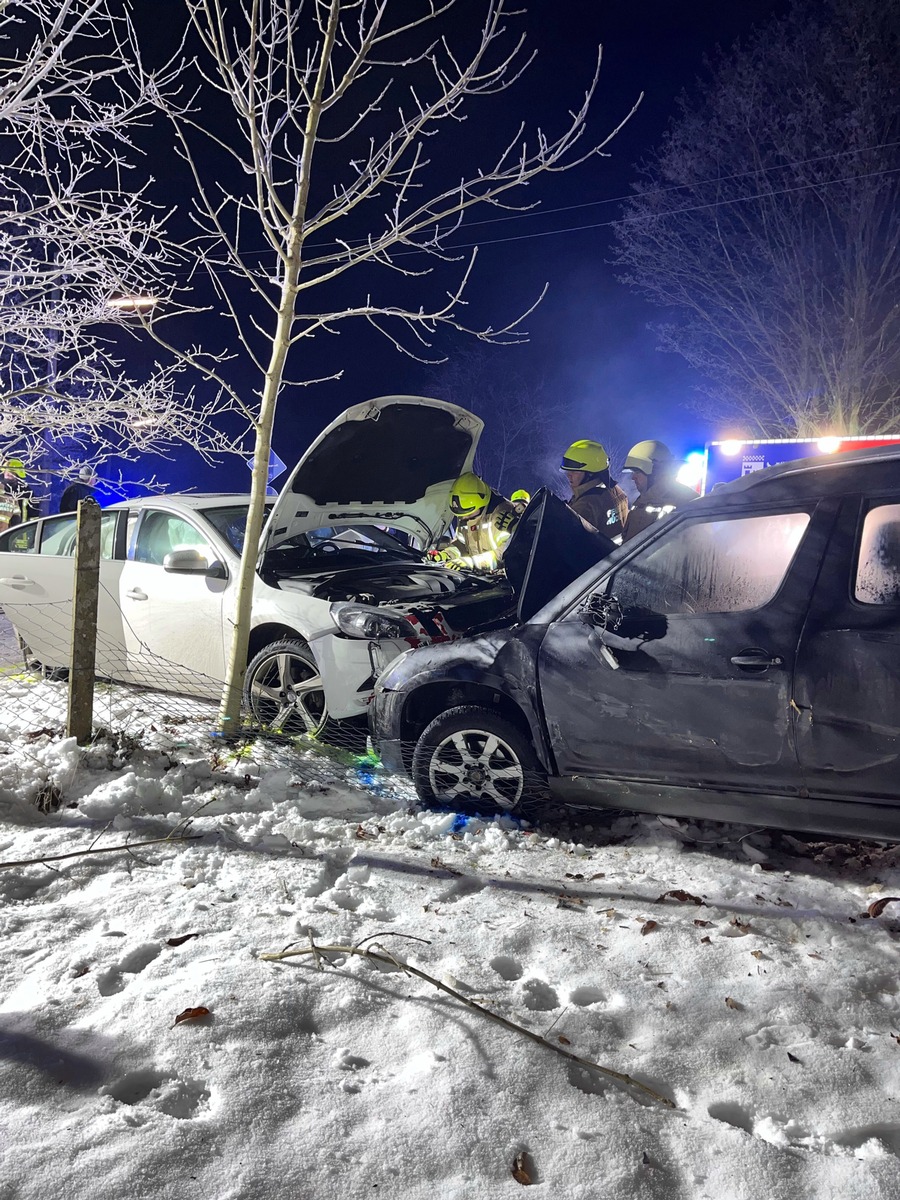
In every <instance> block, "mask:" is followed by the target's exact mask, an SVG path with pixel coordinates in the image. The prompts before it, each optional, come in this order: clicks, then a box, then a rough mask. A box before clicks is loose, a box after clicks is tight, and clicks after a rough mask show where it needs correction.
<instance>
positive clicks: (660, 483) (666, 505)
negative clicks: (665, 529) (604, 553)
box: [622, 476, 697, 542]
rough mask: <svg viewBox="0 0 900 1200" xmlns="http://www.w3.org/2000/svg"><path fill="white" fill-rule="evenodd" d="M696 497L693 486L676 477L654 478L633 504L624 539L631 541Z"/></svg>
mask: <svg viewBox="0 0 900 1200" xmlns="http://www.w3.org/2000/svg"><path fill="white" fill-rule="evenodd" d="M696 499H697V493H696V492H695V491H694V490H693V488H689V487H688V486H687V485H686V484H683V483H679V482H678V481H677V480H676V479H669V478H666V477H665V476H664V477H663V478H662V479H660V480H654V481H653V482H651V484H650V486H649V488H647V490H646V492H644V494H643V495H642V496H639V497H638V499H637V500H635V502H634V504H632V506H631V512H630V513H629V514H628V520H627V521H626V523H625V536H624V537H623V539H622V540H623V541H624V542H628V541H630V540H631V539H632V538H633V537H636V536H637V534H639V533H641V531H642V530H644V529H646V528H647V527H648V526H649V525H652V524H653V522H654V521H658V520H659V519H660V518H661V517H666V516H668V515H669V513H671V512H674V511H675V509H676V508H683V507H684V505H685V504H689V503H690V502H691V500H696Z"/></svg>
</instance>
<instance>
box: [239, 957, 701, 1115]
mask: <svg viewBox="0 0 900 1200" xmlns="http://www.w3.org/2000/svg"><path fill="white" fill-rule="evenodd" d="M376 936H377V935H376ZM309 943H310V944H309V946H308V947H301V948H299V949H297V950H277V951H272V952H271V953H268V954H260V956H259V957H260V958H261V959H263V960H264V961H266V962H277V961H278V960H279V959H283V958H294V957H296V956H298V955H306V954H311V955H313V957H314V959H315V961H316V964H317V966H320V964H321V962H322V956H323V955H326V954H350V955H356V956H357V957H359V958H368V959H372V960H374V961H375V962H381V963H386V964H388V965H389V966H395V967H397V968H399V970H401V971H404V972H406V974H408V975H415V976H417V977H418V978H419V979H424V980H425V982H426V983H430V984H431V986H432V987H435V988H437V989H438V990H439V991H441V992H446V993H447V995H448V996H453V998H454V999H455V1000H459V1001H461V1002H462V1003H463V1004H464V1005H465V1006H466V1007H467V1008H472V1009H474V1010H475V1011H476V1012H479V1013H481V1015H482V1016H483V1017H487V1018H488V1020H490V1021H496V1022H497V1024H498V1025H502V1026H503V1027H504V1028H505V1029H511V1030H512V1031H513V1032H514V1033H520V1034H522V1035H523V1036H524V1037H527V1038H529V1039H530V1040H531V1041H532V1042H537V1044H538V1045H539V1046H544V1047H546V1048H547V1049H549V1050H553V1051H555V1053H556V1054H559V1055H561V1056H562V1057H563V1058H566V1059H568V1060H569V1061H570V1062H574V1063H578V1065H579V1066H581V1067H586V1068H587V1069H588V1070H589V1071H597V1072H598V1074H600V1075H606V1076H607V1077H608V1078H610V1079H614V1080H616V1082H617V1083H620V1084H624V1085H625V1086H626V1087H629V1088H636V1089H638V1090H639V1091H641V1092H645V1093H646V1094H647V1095H648V1096H652V1098H653V1099H654V1100H656V1101H658V1102H659V1103H660V1104H664V1105H665V1106H666V1108H676V1107H677V1105H675V1104H673V1102H672V1101H671V1100H669V1099H668V1098H667V1097H665V1096H662V1095H660V1093H659V1092H656V1091H654V1090H653V1088H651V1087H648V1086H647V1084H646V1083H641V1082H640V1080H638V1079H634V1078H633V1077H632V1076H631V1075H626V1074H624V1073H623V1072H621V1071H613V1070H612V1068H610V1067H603V1066H601V1065H600V1064H599V1063H595V1062H592V1061H591V1060H590V1059H589V1058H582V1057H581V1055H579V1054H573V1053H572V1051H571V1050H566V1049H565V1047H564V1046H557V1045H554V1044H553V1042H548V1041H547V1040H546V1038H545V1037H544V1036H543V1035H542V1034H540V1033H533V1032H532V1031H531V1030H530V1029H526V1028H525V1027H524V1026H522V1025H517V1024H516V1023H515V1021H509V1020H507V1018H506V1017H501V1016H500V1015H499V1014H498V1013H495V1012H491V1010H490V1009H489V1008H484V1007H483V1005H481V1004H478V1003H477V1002H476V1001H475V1000H470V999H469V998H468V997H467V996H464V995H462V993H461V992H458V991H457V990H456V989H455V988H452V987H449V986H448V985H447V984H446V983H441V981H440V980H439V979H435V978H434V976H433V975H428V974H427V973H426V972H425V971H420V970H419V969H418V967H413V966H410V964H409V963H405V962H399V961H398V960H397V959H396V958H395V957H394V955H392V954H390V953H389V952H388V951H387V950H385V948H384V947H383V946H377V945H376V947H372V948H368V947H367V948H363V946H362V945H361V944H360V945H357V946H317V945H316V944H315V943H314V942H313V939H312V937H310V939H309ZM379 951H380V953H379ZM325 961H327V960H325Z"/></svg>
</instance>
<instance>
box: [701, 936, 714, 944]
mask: <svg viewBox="0 0 900 1200" xmlns="http://www.w3.org/2000/svg"><path fill="white" fill-rule="evenodd" d="M704 942H706V944H707V945H712V938H711V937H709V936H707V937H702V938H701V939H700V944H701V945H702V944H703V943H704Z"/></svg>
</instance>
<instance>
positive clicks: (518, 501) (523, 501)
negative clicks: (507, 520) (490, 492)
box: [509, 488, 531, 517]
mask: <svg viewBox="0 0 900 1200" xmlns="http://www.w3.org/2000/svg"><path fill="white" fill-rule="evenodd" d="M530 501H531V494H530V493H529V492H526V491H525V489H524V488H519V490H518V491H517V492H513V494H512V495H511V496H510V498H509V502H510V504H511V505H512V506H513V508H514V509H515V510H516V512H517V513H518V514H519V516H520V517H521V515H522V513H523V512H524V511H525V509H526V508H527V507H528V505H529V503H530Z"/></svg>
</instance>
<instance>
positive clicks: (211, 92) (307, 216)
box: [153, 0, 615, 728]
mask: <svg viewBox="0 0 900 1200" xmlns="http://www.w3.org/2000/svg"><path fill="white" fill-rule="evenodd" d="M186 3H187V9H188V13H189V16H190V25H191V36H192V37H194V38H195V39H196V40H197V42H199V46H200V49H199V51H198V56H197V59H196V61H195V63H194V64H193V65H194V66H195V68H196V72H197V75H196V78H197V80H198V84H197V86H198V91H197V94H196V97H195V100H194V103H193V110H192V112H191V113H185V112H184V111H182V112H176V111H173V110H171V109H169V115H170V116H171V118H172V121H173V125H174V128H175V130H176V135H177V141H178V146H179V148H180V152H181V154H182V155H183V157H184V159H185V160H186V162H187V163H188V165H189V168H190V172H191V175H192V178H193V187H194V201H195V213H194V219H195V221H196V222H197V224H198V225H199V228H200V231H201V233H200V235H199V237H198V239H197V241H196V243H195V246H194V249H195V250H196V253H197V255H198V259H199V261H200V263H201V264H202V266H203V267H204V268H205V269H206V271H207V272H208V275H209V279H210V281H211V283H212V286H213V287H214V288H215V289H216V294H217V297H218V301H219V304H220V306H221V308H222V310H223V311H224V312H225V313H227V314H228V315H229V316H230V318H231V320H232V322H233V325H234V330H235V337H236V343H237V345H238V346H239V347H240V352H241V353H242V355H244V356H245V358H246V359H247V360H249V362H250V363H252V364H253V367H254V368H255V370H256V371H257V372H258V378H259V384H258V387H257V388H256V390H255V395H254V396H253V397H252V398H248V397H246V396H243V395H241V394H239V392H238V390H237V388H236V387H235V386H234V384H232V383H230V382H229V371H228V363H227V360H226V357H225V356H224V355H222V356H219V357H218V358H216V357H215V356H213V355H212V354H210V353H196V352H190V351H186V350H185V348H184V347H183V346H182V345H180V344H179V342H178V339H177V325H176V324H175V323H174V314H173V324H172V326H171V332H166V328H165V323H164V320H163V318H162V316H161V317H160V318H158V319H156V320H155V321H154V322H153V332H154V336H156V338H157V339H158V340H159V341H160V342H161V343H162V344H164V345H165V346H166V347H167V348H168V349H170V350H171V351H173V352H174V353H176V354H177V355H178V356H179V357H180V359H181V361H190V362H192V363H193V364H194V365H195V366H197V367H198V368H199V369H200V370H201V371H202V372H203V373H204V375H205V376H206V378H208V379H212V380H214V381H215V382H216V383H217V385H218V386H220V387H221V388H222V389H223V391H224V392H225V393H226V394H228V395H230V396H231V398H232V400H233V402H234V403H235V404H237V405H239V406H242V407H243V411H244V413H245V416H246V417H247V419H248V420H250V421H251V422H252V424H253V428H254V432H255V452H254V461H255V464H256V467H255V470H254V471H253V477H252V491H251V500H250V512H249V518H248V524H247V534H246V539H245V543H244V552H243V557H242V563H241V571H240V578H239V581H238V600H237V604H236V611H235V614H234V621H235V630H234V639H233V644H232V648H231V656H230V665H229V670H228V680H227V683H226V687H225V692H224V697H223V707H222V713H221V719H222V720H223V722H226V723H230V725H229V724H226V726H225V727H226V728H229V727H230V728H234V727H235V724H234V723H235V722H236V721H237V719H238V717H239V713H240V701H241V691H242V683H243V677H244V672H245V669H246V661H247V647H248V641H249V633H250V612H251V597H252V588H253V580H254V573H255V566H256V557H257V552H258V544H259V537H260V532H261V528H262V523H263V514H264V498H265V490H266V482H267V480H266V468H267V464H268V461H269V456H270V452H271V439H272V428H273V422H274V418H275V412H276V406H277V403H278V400H279V396H280V395H281V393H282V390H283V388H284V387H285V386H286V385H287V384H289V383H293V384H295V385H296V384H309V383H312V382H317V381H316V380H313V379H310V378H309V377H308V376H304V375H303V374H302V372H303V366H302V365H301V366H300V368H299V374H298V375H296V376H292V375H289V374H288V358H289V355H291V356H293V357H296V356H297V354H298V351H302V349H303V348H304V347H305V346H306V345H308V344H309V342H310V340H311V339H313V338H314V337H316V336H317V335H320V334H331V335H333V334H335V333H337V332H339V331H340V330H341V329H342V328H343V326H344V325H345V324H346V322H348V321H350V320H351V319H356V320H357V321H359V320H361V321H363V322H366V323H368V324H369V325H371V326H373V327H374V328H375V329H377V330H378V331H380V332H381V333H383V334H384V335H385V336H386V337H388V338H389V339H390V340H391V341H392V342H393V343H394V345H395V346H396V347H397V348H398V350H401V351H402V352H404V353H406V354H410V355H412V356H413V357H417V358H419V359H422V360H426V361H427V360H429V359H431V360H434V359H436V358H437V356H436V355H434V353H433V351H432V350H431V347H430V339H431V335H432V334H433V333H434V331H435V330H436V329H438V327H440V326H445V327H452V328H454V329H457V330H464V331H466V332H470V333H473V334H474V335H475V336H476V337H479V338H482V339H483V340H487V341H510V340H515V339H517V338H518V337H520V336H521V333H520V322H521V320H522V314H521V313H519V314H517V315H516V316H515V318H513V319H512V320H510V321H508V322H507V323H505V324H503V325H502V326H500V327H498V328H494V327H484V328H477V327H473V326H471V325H470V324H469V323H468V322H467V321H466V319H465V301H464V291H465V287H466V284H467V283H468V281H469V278H470V275H471V272H472V269H473V267H474V262H475V253H474V252H473V253H472V254H471V255H469V256H467V257H464V258H462V259H461V257H460V255H459V254H458V253H454V252H453V250H452V235H453V233H454V232H455V231H456V230H458V229H459V227H460V225H461V224H462V222H463V220H464V218H465V216H466V214H467V213H468V212H469V210H470V209H472V208H474V207H475V206H476V205H485V204H487V205H491V206H493V207H495V208H501V209H505V208H508V207H512V206H513V202H512V200H511V196H512V194H513V193H514V192H515V191H516V190H517V189H520V188H521V187H523V186H524V185H526V184H528V183H529V182H530V181H532V180H534V179H535V178H536V177H538V176H540V175H542V174H543V173H545V172H554V171H564V170H568V169H569V168H571V167H573V166H575V165H576V164H577V163H579V162H583V161H584V160H585V159H586V158H588V157H589V156H591V155H593V154H596V153H598V152H599V151H600V149H601V147H600V146H597V145H584V144H583V138H584V131H585V120H586V117H587V112H588V106H589V104H590V101H591V98H592V96H593V94H594V91H595V88H596V85H597V71H598V70H599V57H598V60H597V65H596V69H595V71H594V73H593V76H592V78H591V79H590V81H589V83H588V87H587V90H586V92H585V93H584V95H583V97H582V99H581V100H580V102H579V104H578V105H577V107H576V108H575V110H574V111H573V112H572V113H570V114H569V116H568V118H567V119H566V121H565V122H564V124H563V128H562V130H561V132H559V133H558V134H557V135H555V136H549V135H547V134H545V133H544V132H543V131H541V130H540V129H538V130H536V131H535V132H534V133H533V134H531V135H528V136H526V133H525V130H524V129H523V128H521V127H520V128H519V129H517V130H515V131H513V132H512V133H511V134H510V135H509V136H508V138H507V139H506V140H505V142H503V143H501V144H500V147H499V152H498V153H497V154H496V157H495V158H494V159H493V161H492V162H490V163H488V164H487V165H478V164H474V163H473V164H471V165H469V164H467V169H466V170H465V171H464V172H462V173H459V171H458V169H456V168H455V167H451V166H449V164H448V163H447V162H443V161H441V160H440V157H439V153H438V151H439V147H440V145H441V141H440V137H439V135H441V134H444V135H447V134H448V133H450V132H452V131H454V130H457V129H458V122H460V121H462V120H464V119H465V117H466V115H467V111H468V107H469V105H473V106H474V105H477V104H478V103H479V102H480V101H482V100H484V99H485V98H487V97H490V96H492V95H496V94H498V93H500V92H503V91H505V90H506V89H508V88H509V87H511V86H512V85H513V84H514V83H515V82H516V80H517V79H518V78H519V76H520V74H521V72H522V71H523V70H524V69H525V67H526V66H527V65H528V62H529V58H528V56H527V55H525V54H524V52H523V42H522V38H521V37H520V36H518V35H517V34H516V33H514V32H511V31H510V28H509V27H510V26H511V25H512V24H514V21H515V16H516V12H515V11H514V10H513V9H512V8H511V7H510V5H509V3H508V0H479V9H480V12H481V14H482V20H481V23H480V24H478V25H476V26H474V27H473V25H472V22H471V21H466V22H464V23H463V24H462V25H460V24H459V23H457V25H456V26H455V27H454V26H453V25H452V24H451V25H450V26H448V25H447V24H446V21H447V19H448V18H449V17H450V15H451V14H452V13H453V14H454V15H455V16H458V15H459V12H462V11H463V5H462V3H460V2H459V0H409V2H408V3H406V4H396V3H390V2H389V0H236V2H235V3H234V4H232V5H231V6H229V7H226V5H225V3H224V0H186ZM471 7H472V6H471V4H468V8H469V9H471ZM454 10H458V11H457V12H456V13H454ZM189 66H190V64H188V63H185V65H184V77H185V78H186V77H187V75H188V71H189ZM211 104H216V105H217V106H218V108H219V111H222V109H223V108H225V107H227V108H228V109H229V110H230V113H231V116H232V118H233V125H232V126H231V128H228V129H225V128H224V127H223V126H222V124H221V123H218V124H217V125H216V127H215V128H214V129H212V128H210V126H209V123H208V121H206V119H205V117H204V112H205V111H206V109H205V106H206V105H211ZM464 109H465V110H466V111H464ZM614 132H615V130H614V131H613V133H614ZM613 133H611V134H610V135H609V137H612V136H613ZM608 140H609V138H606V139H604V144H605V142H606V141H608ZM450 146H451V153H454V154H455V155H457V156H458V154H459V146H458V143H457V144H456V146H453V144H452V141H451V143H450ZM226 163H230V169H229V168H228V167H227V166H226V165H225V164H226ZM525 207H530V205H528V206H525ZM429 256H430V257H431V260H432V262H431V263H429ZM454 263H458V264H459V266H458V269H457V270H456V271H455V272H454V278H453V281H452V282H451V283H449V284H447V283H446V282H445V279H444V277H443V274H442V275H440V276H439V277H438V278H437V279H436V280H435V281H434V284H437V288H438V291H439V294H440V292H441V290H442V294H441V295H440V299H438V300H437V301H435V300H434V299H432V298H431V297H433V295H434V293H435V286H434V284H432V287H431V289H430V296H429V298H428V299H421V300H420V299H413V300H412V301H411V302H403V301H399V302H398V301H396V300H392V299H389V298H386V297H385V296H384V294H383V293H384V286H383V275H384V273H385V272H387V273H391V274H392V275H393V276H394V277H395V283H394V293H393V294H394V296H408V295H415V293H416V291H417V288H416V283H417V281H418V280H420V279H421V278H422V276H424V275H427V274H429V273H430V271H431V270H432V269H434V267H435V266H437V268H438V269H439V271H441V272H442V273H445V272H446V269H447V267H448V265H449V266H450V267H452V266H453V264H454ZM350 272H353V279H354V280H355V281H356V282H355V287H356V289H357V291H356V295H357V299H356V300H355V301H353V302H351V303H346V302H345V301H344V300H343V296H345V295H346V294H347V290H348V289H349V288H350V286H351V284H352V282H353V281H352V280H351V281H348V279H347V277H348V273H350ZM339 283H340V285H341V289H340V290H337V289H336V286H335V285H337V284H339ZM338 297H341V298H338ZM164 334H165V336H164ZM301 361H302V360H301ZM339 374H340V372H339V371H338V372H335V374H334V375H332V376H329V377H330V378H335V377H337V375H339Z"/></svg>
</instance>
